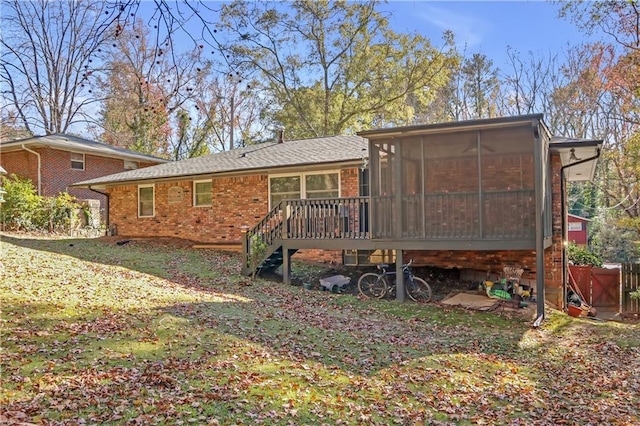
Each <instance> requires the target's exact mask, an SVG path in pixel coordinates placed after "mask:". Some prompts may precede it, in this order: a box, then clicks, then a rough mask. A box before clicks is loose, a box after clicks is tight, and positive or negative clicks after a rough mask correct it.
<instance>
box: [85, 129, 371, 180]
mask: <svg viewBox="0 0 640 426" xmlns="http://www.w3.org/2000/svg"><path fill="white" fill-rule="evenodd" d="M366 155H367V140H366V139H364V138H361V137H360V136H330V137H322V138H312V139H302V140H294V141H286V142H284V143H275V142H267V143H262V144H259V145H251V146H247V147H244V148H238V149H234V150H232V151H225V152H219V153H216V154H211V155H207V156H203V157H196V158H190V159H187V160H181V161H175V162H171V163H166V164H160V165H157V166H152V167H145V168H143V169H137V170H131V171H128V172H123V173H117V174H113V175H109V176H104V177H100V178H97V179H91V180H87V181H84V182H79V183H77V184H75V185H74V186H89V185H104V184H113V183H120V182H130V181H142V180H151V179H162V178H172V177H181V176H198V175H205V174H213V173H224V172H234V171H245V170H246V171H249V170H256V169H271V168H276V167H287V166H303V165H309V164H323V163H340V162H347V161H356V160H360V159H362V157H363V156H366Z"/></svg>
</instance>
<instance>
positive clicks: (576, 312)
mask: <svg viewBox="0 0 640 426" xmlns="http://www.w3.org/2000/svg"><path fill="white" fill-rule="evenodd" d="M567 313H568V314H569V316H571V317H574V318H578V317H580V316H581V315H582V308H581V307H580V306H576V305H572V304H571V303H569V306H568V307H567Z"/></svg>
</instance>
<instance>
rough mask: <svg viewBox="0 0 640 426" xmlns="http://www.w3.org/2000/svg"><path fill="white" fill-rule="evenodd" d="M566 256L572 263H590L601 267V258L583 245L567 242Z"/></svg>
mask: <svg viewBox="0 0 640 426" xmlns="http://www.w3.org/2000/svg"><path fill="white" fill-rule="evenodd" d="M567 258H568V259H569V261H570V262H572V263H573V264H574V265H591V266H594V267H596V268H601V267H602V259H600V257H599V256H598V255H596V254H595V253H592V252H591V251H589V249H588V248H586V247H584V246H579V245H576V244H574V243H569V245H568V246H567Z"/></svg>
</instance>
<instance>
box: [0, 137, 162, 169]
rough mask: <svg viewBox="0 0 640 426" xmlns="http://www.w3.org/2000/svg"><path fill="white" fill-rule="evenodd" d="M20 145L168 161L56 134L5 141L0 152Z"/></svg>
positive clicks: (0, 146) (18, 147) (160, 161)
mask: <svg viewBox="0 0 640 426" xmlns="http://www.w3.org/2000/svg"><path fill="white" fill-rule="evenodd" d="M22 145H27V146H48V147H52V148H59V149H64V150H67V151H78V152H87V153H92V154H95V155H101V156H106V157H118V158H126V159H131V160H137V161H147V162H152V163H166V162H168V161H169V160H166V159H164V158H160V157H154V156H152V155H147V154H142V153H140V152H135V151H130V150H128V149H124V148H119V147H117V146H113V145H107V144H105V143H101V142H96V141H92V140H89V139H84V138H80V137H77V136H72V135H67V134H62V133H57V134H54V135H46V136H34V137H32V138H27V139H20V140H15V141H6V142H2V143H0V150H2V151H7V150H12V149H20V147H21V146H22Z"/></svg>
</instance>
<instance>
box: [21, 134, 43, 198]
mask: <svg viewBox="0 0 640 426" xmlns="http://www.w3.org/2000/svg"><path fill="white" fill-rule="evenodd" d="M22 149H24V150H25V151H27V152H30V153H32V154H35V156H36V157H38V195H42V160H41V159H40V154H39V153H38V152H36V151H33V150H31V149H29V148H27V147H26V146H24V144H22Z"/></svg>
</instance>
